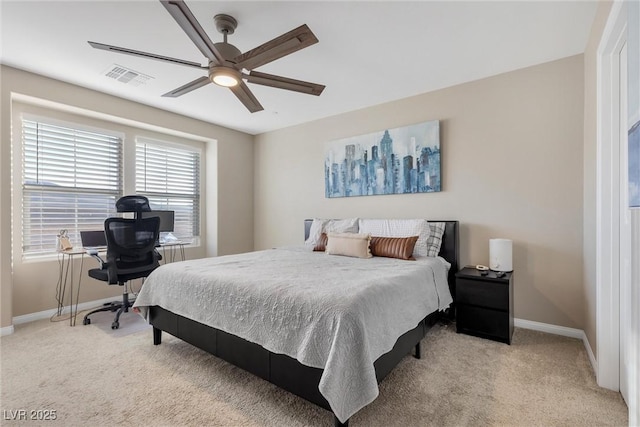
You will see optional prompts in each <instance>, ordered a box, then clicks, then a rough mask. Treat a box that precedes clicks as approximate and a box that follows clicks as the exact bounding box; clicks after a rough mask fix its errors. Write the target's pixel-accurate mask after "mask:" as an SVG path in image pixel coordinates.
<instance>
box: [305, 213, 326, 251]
mask: <svg viewBox="0 0 640 427" xmlns="http://www.w3.org/2000/svg"><path fill="white" fill-rule="evenodd" d="M327 222H329V220H328V219H318V218H314V219H313V222H312V223H311V228H309V237H308V238H307V240H305V241H304V244H305V245H307V246H311V247H314V246H316V245H317V244H318V242H319V241H320V236H321V235H322V232H323V230H324V226H325V224H326V223H327Z"/></svg>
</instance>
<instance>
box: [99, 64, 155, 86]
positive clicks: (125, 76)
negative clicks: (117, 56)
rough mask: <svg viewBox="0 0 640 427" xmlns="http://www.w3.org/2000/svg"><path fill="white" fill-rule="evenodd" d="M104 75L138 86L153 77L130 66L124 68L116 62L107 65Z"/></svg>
mask: <svg viewBox="0 0 640 427" xmlns="http://www.w3.org/2000/svg"><path fill="white" fill-rule="evenodd" d="M104 75H105V76H107V77H109V78H112V79H114V80H117V81H119V82H122V83H125V84H128V85H131V86H140V85H143V84H145V83H146V82H147V81H149V80H151V79H153V77H151V76H148V75H146V74H142V73H139V72H137V71H134V70H132V69H131V68H126V67H123V66H122V65H118V64H113V65H112V66H111V67H109V68H108V69H107V71H106V72H105V73H104Z"/></svg>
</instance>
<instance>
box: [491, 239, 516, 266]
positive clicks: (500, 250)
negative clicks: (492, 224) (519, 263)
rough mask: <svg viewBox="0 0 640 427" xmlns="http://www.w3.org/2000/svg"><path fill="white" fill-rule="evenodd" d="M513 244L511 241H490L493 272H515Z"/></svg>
mask: <svg viewBox="0 0 640 427" xmlns="http://www.w3.org/2000/svg"><path fill="white" fill-rule="evenodd" d="M512 248H513V243H512V242H511V240H509V239H490V240H489V258H490V260H489V268H490V269H492V270H493V271H513V257H512V252H513V249H512Z"/></svg>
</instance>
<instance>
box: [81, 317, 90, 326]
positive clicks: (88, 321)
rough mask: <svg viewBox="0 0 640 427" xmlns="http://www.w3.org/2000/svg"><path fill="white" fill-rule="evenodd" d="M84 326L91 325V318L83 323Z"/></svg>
mask: <svg viewBox="0 0 640 427" xmlns="http://www.w3.org/2000/svg"><path fill="white" fill-rule="evenodd" d="M82 324H83V325H90V324H91V319H89V318H88V317H87V318H86V319H84V320H83V321H82Z"/></svg>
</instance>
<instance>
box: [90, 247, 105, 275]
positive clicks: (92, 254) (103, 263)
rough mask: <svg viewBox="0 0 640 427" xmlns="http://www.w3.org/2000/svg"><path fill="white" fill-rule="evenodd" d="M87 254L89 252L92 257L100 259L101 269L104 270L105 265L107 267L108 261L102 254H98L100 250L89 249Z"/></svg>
mask: <svg viewBox="0 0 640 427" xmlns="http://www.w3.org/2000/svg"><path fill="white" fill-rule="evenodd" d="M87 254H88V255H91V257H92V258H95V259H97V260H98V262H99V263H100V269H101V270H104V267H105V264H106V262H105V260H103V259H102V258H100V255H98V251H97V250H95V249H90V250H88V251H87Z"/></svg>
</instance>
